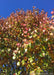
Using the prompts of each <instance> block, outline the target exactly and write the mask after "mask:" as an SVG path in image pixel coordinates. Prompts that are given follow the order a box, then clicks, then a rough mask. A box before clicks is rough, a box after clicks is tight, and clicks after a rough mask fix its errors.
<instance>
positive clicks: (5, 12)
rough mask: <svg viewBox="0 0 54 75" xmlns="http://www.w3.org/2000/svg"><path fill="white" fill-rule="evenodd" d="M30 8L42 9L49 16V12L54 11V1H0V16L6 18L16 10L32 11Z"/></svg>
mask: <svg viewBox="0 0 54 75" xmlns="http://www.w3.org/2000/svg"><path fill="white" fill-rule="evenodd" d="M32 6H36V8H39V9H40V10H41V9H44V10H45V11H46V12H48V14H49V16H50V11H51V10H52V9H54V0H0V16H2V17H5V18H6V17H7V16H9V15H10V14H11V12H13V11H15V9H17V8H20V9H21V8H23V9H24V10H25V11H26V10H27V9H30V10H32Z"/></svg>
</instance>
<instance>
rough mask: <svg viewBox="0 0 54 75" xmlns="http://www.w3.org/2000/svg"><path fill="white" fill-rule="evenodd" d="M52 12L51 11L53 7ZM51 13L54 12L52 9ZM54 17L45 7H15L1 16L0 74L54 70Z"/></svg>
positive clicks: (22, 74) (14, 74) (24, 73)
mask: <svg viewBox="0 0 54 75" xmlns="http://www.w3.org/2000/svg"><path fill="white" fill-rule="evenodd" d="M53 12H54V11H53ZM51 14H53V15H52V16H54V13H52V12H51ZM53 35H54V19H53V17H52V18H50V17H48V16H47V12H46V13H45V12H44V10H42V11H41V12H39V10H38V9H35V8H34V7H33V11H31V10H27V11H26V12H25V11H24V10H17V11H16V13H14V12H12V13H11V15H10V17H7V18H6V19H4V18H1V19H0V68H1V70H2V71H1V75H3V73H4V75H11V74H12V75H20V74H21V75H27V74H28V73H30V72H31V71H35V72H36V73H45V72H48V73H50V72H53V70H54V67H53V66H54V64H53V63H54V50H53V49H54V36H53Z"/></svg>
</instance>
